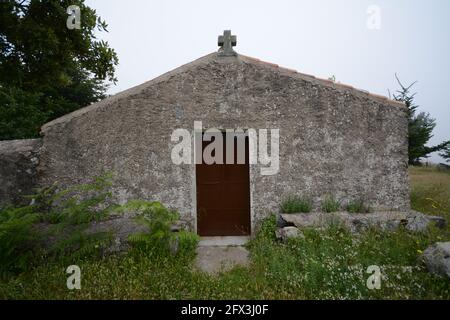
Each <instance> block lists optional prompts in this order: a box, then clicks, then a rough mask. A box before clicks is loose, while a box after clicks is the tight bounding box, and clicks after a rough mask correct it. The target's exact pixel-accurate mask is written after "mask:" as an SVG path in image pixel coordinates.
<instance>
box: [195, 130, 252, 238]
mask: <svg viewBox="0 0 450 320" xmlns="http://www.w3.org/2000/svg"><path fill="white" fill-rule="evenodd" d="M216 129H217V130H220V131H225V129H223V128H222V127H216ZM235 130H236V128H235ZM242 130H243V131H244V133H243V134H244V136H245V137H248V131H247V129H242ZM205 131H206V130H204V129H201V130H199V129H194V130H193V133H192V136H191V142H192V144H191V146H193V148H192V161H193V162H192V165H191V166H192V171H191V177H192V180H191V198H192V212H193V224H194V225H193V227H194V230H195V233H196V234H197V235H198V225H197V219H198V213H197V168H196V167H197V166H196V160H197V150H196V147H197V146H196V145H195V135H196V134H197V133H201V134H203V132H205ZM249 139H250V138H249ZM248 152H250V140H249V150H248ZM202 156H203V152H202ZM249 156H250V155H249ZM248 168H249V170H248V171H249V172H248V177H249V186H248V188H249V206H250V212H249V214H250V234H249V236H250V237H251V236H252V235H253V229H254V225H253V223H254V219H253V217H254V212H253V194H252V189H253V185H252V176H253V174H252V173H253V168H252V164H251V163H249V166H248Z"/></svg>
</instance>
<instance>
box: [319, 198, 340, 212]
mask: <svg viewBox="0 0 450 320" xmlns="http://www.w3.org/2000/svg"><path fill="white" fill-rule="evenodd" d="M340 207H341V203H340V202H339V201H337V200H336V199H335V198H334V197H333V196H328V197H326V198H325V199H323V201H322V210H323V211H324V212H336V211H338V210H339V208H340Z"/></svg>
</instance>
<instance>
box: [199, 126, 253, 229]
mask: <svg viewBox="0 0 450 320" xmlns="http://www.w3.org/2000/svg"><path fill="white" fill-rule="evenodd" d="M223 141H224V143H223V156H224V159H223V163H224V164H210V165H208V164H206V163H204V161H203V159H202V163H201V164H197V165H196V179H197V232H198V234H199V235H200V236H242V235H249V234H250V172H249V154H248V148H249V144H248V137H245V164H238V163H237V147H238V144H237V141H236V139H235V141H234V164H226V161H225V160H226V144H225V141H226V139H225V134H224V136H223ZM210 143H211V142H210V141H203V143H202V145H203V146H202V151H203V150H204V148H205V147H206V146H207V145H208V144H210Z"/></svg>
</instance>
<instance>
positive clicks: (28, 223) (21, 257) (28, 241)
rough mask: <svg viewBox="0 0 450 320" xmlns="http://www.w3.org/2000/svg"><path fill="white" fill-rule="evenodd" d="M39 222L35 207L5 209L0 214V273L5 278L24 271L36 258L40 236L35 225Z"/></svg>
mask: <svg viewBox="0 0 450 320" xmlns="http://www.w3.org/2000/svg"><path fill="white" fill-rule="evenodd" d="M38 220H39V216H38V215H37V214H36V213H35V212H34V207H33V206H27V207H23V208H5V209H3V210H2V211H1V212H0V273H1V276H2V277H3V276H5V275H6V274H8V273H15V272H18V271H21V270H24V269H25V268H26V267H27V265H28V263H29V261H31V260H32V259H34V258H35V257H36V252H35V251H34V250H33V248H34V245H35V242H36V241H37V240H38V235H37V234H36V233H35V232H33V225H34V224H35V223H36V222H37V221H38Z"/></svg>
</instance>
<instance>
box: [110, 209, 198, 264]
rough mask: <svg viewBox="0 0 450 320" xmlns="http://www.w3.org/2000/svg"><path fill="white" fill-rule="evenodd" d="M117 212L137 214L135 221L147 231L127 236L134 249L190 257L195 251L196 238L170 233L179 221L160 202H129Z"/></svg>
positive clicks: (175, 214)
mask: <svg viewBox="0 0 450 320" xmlns="http://www.w3.org/2000/svg"><path fill="white" fill-rule="evenodd" d="M117 211H119V212H124V211H131V212H133V213H135V214H137V217H136V220H137V221H138V222H139V223H141V224H143V225H144V226H146V227H147V229H148V230H149V231H148V232H145V233H135V234H132V235H130V236H129V241H130V242H131V243H133V244H134V245H135V246H136V247H139V248H140V249H144V250H150V251H153V252H158V253H161V254H167V253H168V252H172V253H176V254H186V255H192V253H193V252H194V251H195V248H196V246H197V243H198V240H199V239H198V236H197V235H196V234H194V233H191V232H187V231H182V232H178V233H174V232H172V231H171V226H172V225H173V223H174V222H175V221H176V220H177V219H179V214H178V212H176V211H174V210H170V209H168V208H166V207H165V206H163V205H162V204H161V203H160V202H148V201H143V200H131V201H129V202H128V203H127V204H125V205H124V206H123V207H122V208H120V209H118V210H117Z"/></svg>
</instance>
